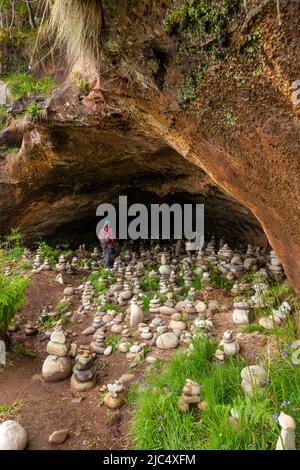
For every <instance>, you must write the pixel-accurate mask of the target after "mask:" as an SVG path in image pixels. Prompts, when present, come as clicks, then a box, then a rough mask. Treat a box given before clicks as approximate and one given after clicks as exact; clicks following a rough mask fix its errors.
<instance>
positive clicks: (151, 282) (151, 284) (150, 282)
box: [140, 275, 159, 293]
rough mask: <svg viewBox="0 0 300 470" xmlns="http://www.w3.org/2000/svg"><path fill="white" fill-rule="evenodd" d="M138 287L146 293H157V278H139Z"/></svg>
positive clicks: (145, 276) (146, 276)
mask: <svg viewBox="0 0 300 470" xmlns="http://www.w3.org/2000/svg"><path fill="white" fill-rule="evenodd" d="M140 286H141V288H142V289H143V291H144V292H146V293H149V292H153V291H157V290H159V278H157V277H152V276H148V275H144V276H142V277H141V280H140Z"/></svg>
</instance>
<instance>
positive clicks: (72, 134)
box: [0, 0, 300, 293]
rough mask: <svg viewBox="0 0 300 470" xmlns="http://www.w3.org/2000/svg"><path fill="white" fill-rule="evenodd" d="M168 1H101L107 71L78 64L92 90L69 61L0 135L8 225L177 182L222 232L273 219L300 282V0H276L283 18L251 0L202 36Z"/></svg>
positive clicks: (84, 215) (30, 227)
mask: <svg viewBox="0 0 300 470" xmlns="http://www.w3.org/2000/svg"><path fill="white" fill-rule="evenodd" d="M106 3H108V5H106ZM110 3H112V5H111V4H110ZM180 5H182V2H175V6H174V5H173V7H174V8H180ZM169 6H170V5H169V4H168V2H163V1H158V0H157V1H154V0H152V1H150V0H148V1H144V2H134V1H122V2H118V1H117V2H105V3H104V4H103V11H104V19H105V34H104V36H103V38H102V43H101V59H100V72H99V74H98V76H96V75H95V73H94V72H91V70H92V68H88V67H87V68H86V69H84V68H83V69H82V70H81V72H80V73H81V74H82V75H83V76H85V78H86V80H87V81H88V82H89V93H88V94H87V95H86V96H84V95H83V93H81V92H80V90H79V89H78V86H77V85H76V78H74V77H75V76H74V73H73V74H72V73H71V75H70V76H69V78H68V79H67V81H66V82H65V83H64V84H63V85H61V86H60V88H59V89H58V90H56V91H55V92H54V93H53V95H52V98H51V100H50V103H49V106H48V109H47V117H45V116H44V118H43V120H40V121H39V122H36V123H33V124H29V126H27V127H26V129H25V131H24V135H23V140H22V146H21V148H20V150H19V152H18V153H17V154H16V155H7V154H6V153H5V145H7V144H6V142H7V139H8V138H10V139H12V140H14V139H17V140H18V139H20V137H19V134H18V133H17V132H16V130H15V131H11V132H10V133H9V132H8V131H6V132H5V135H4V136H2V137H1V143H3V142H4V152H3V158H2V159H1V197H0V209H1V212H0V219H1V230H2V231H3V232H5V231H6V230H7V229H8V228H9V227H10V226H16V225H19V226H20V227H21V229H22V230H24V231H25V232H26V233H27V234H28V235H30V236H32V235H44V234H47V233H50V232H53V231H55V230H56V229H58V228H59V227H60V226H61V225H63V224H67V223H69V222H70V223H71V222H74V221H78V223H80V221H83V220H88V219H92V218H93V216H94V213H95V207H96V206H97V205H98V204H99V203H100V202H104V201H110V200H115V198H116V197H117V196H118V194H122V192H123V193H124V191H125V192H126V191H127V190H128V189H129V188H137V190H143V191H147V192H151V193H153V194H156V195H158V196H160V197H166V196H168V195H170V194H181V196H182V197H183V199H185V200H195V201H199V202H204V203H205V204H206V209H207V212H206V216H207V221H209V222H210V223H211V225H212V226H213V227H214V228H215V229H216V230H217V231H218V232H219V233H220V232H222V230H223V231H224V234H225V236H226V235H227V234H228V235H229V236H230V235H234V236H237V237H239V238H242V237H245V238H246V239H248V240H249V241H250V242H251V241H252V242H260V243H265V237H264V234H263V233H262V229H263V230H264V233H265V234H266V236H267V238H268V240H269V242H270V243H271V245H272V247H273V248H274V249H275V250H276V251H277V253H278V255H279V257H280V259H281V261H282V263H283V265H284V268H285V272H286V274H287V276H288V277H289V279H290V280H291V282H292V283H293V285H294V287H295V289H296V290H297V292H298V293H299V292H300V281H299V279H300V277H299V274H300V220H299V219H300V210H299V175H300V163H299V150H300V128H299V110H300V106H299V105H297V104H295V102H294V103H293V101H292V89H291V87H292V84H293V82H294V81H296V80H298V79H300V61H299V51H300V36H299V26H298V25H299V18H300V7H299V4H298V2H290V1H282V2H280V8H281V10H280V14H281V15H280V16H281V24H279V19H278V15H277V12H276V5H275V2H273V1H266V0H265V1H249V2H247V8H248V10H247V12H245V11H244V10H243V9H242V7H241V6H239V7H238V8H237V9H236V10H235V11H234V12H233V13H232V17H231V20H232V21H230V22H229V23H228V24H225V25H224V24H223V23H222V27H224V28H227V34H226V38H225V39H224V38H223V37H220V38H219V36H218V35H216V34H215V31H216V30H217V29H216V28H215V29H213V33H207V34H205V35H204V43H203V44H201V43H200V44H199V40H195V38H194V37H193V34H192V33H191V31H187V30H186V25H185V23H184V21H183V22H182V23H180V22H179V23H176V21H174V18H173V20H172V17H170V15H169V13H168V11H169V10H168V8H169ZM175 11H176V10H175ZM168 15H169V16H168ZM166 18H167V19H168V18H169V26H168V25H167V26H166V23H167V21H166ZM170 18H171V19H170ZM171 20H172V21H173V23H172V21H171ZM170 23H171V26H170ZM197 37H198V36H197ZM201 37H202V36H201ZM141 194H142V193H141ZM147 197H148V196H147Z"/></svg>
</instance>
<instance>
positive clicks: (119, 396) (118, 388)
mask: <svg viewBox="0 0 300 470" xmlns="http://www.w3.org/2000/svg"><path fill="white" fill-rule="evenodd" d="M107 390H108V392H107V393H106V395H105V397H104V399H103V402H104V404H105V405H106V406H107V408H109V409H111V410H116V409H118V408H120V407H121V406H122V405H123V403H124V398H125V387H124V384H123V383H121V382H120V381H118V380H116V381H115V382H114V383H112V384H108V385H107Z"/></svg>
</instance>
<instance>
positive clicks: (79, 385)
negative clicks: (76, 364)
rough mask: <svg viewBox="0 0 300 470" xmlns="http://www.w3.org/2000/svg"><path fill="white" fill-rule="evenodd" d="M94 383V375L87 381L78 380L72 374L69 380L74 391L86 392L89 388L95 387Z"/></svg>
mask: <svg viewBox="0 0 300 470" xmlns="http://www.w3.org/2000/svg"><path fill="white" fill-rule="evenodd" d="M95 385H96V377H93V378H92V379H91V380H88V381H87V382H79V381H78V380H76V377H75V376H74V374H73V375H72V377H71V380H70V387H71V389H72V390H73V391H74V392H86V391H88V390H90V389H91V388H93V387H95Z"/></svg>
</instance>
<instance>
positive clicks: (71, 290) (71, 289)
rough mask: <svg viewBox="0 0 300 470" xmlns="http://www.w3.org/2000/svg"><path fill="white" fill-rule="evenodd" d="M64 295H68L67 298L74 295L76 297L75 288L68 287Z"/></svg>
mask: <svg viewBox="0 0 300 470" xmlns="http://www.w3.org/2000/svg"><path fill="white" fill-rule="evenodd" d="M64 295H66V296H67V297H71V296H72V295H74V289H73V287H66V288H65V289H64Z"/></svg>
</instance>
